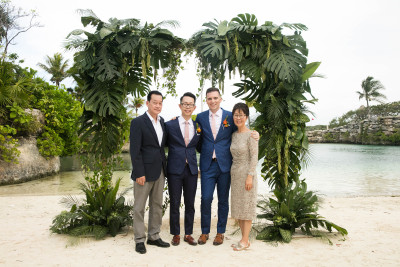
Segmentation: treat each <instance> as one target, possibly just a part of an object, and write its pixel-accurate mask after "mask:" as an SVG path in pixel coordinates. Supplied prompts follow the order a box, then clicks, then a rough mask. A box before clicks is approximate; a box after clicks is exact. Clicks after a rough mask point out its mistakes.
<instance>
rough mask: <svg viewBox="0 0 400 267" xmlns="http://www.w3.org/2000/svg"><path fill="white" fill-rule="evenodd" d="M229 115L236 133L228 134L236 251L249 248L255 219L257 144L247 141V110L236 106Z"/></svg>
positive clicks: (248, 133) (250, 140) (248, 132)
mask: <svg viewBox="0 0 400 267" xmlns="http://www.w3.org/2000/svg"><path fill="white" fill-rule="evenodd" d="M232 114H233V121H234V123H235V125H236V126H237V127H238V130H237V131H236V132H234V133H233V134H232V144H231V153H232V157H233V163H232V167H231V216H232V218H235V219H237V220H239V226H240V230H241V232H242V239H241V240H240V241H239V242H238V243H237V244H234V245H232V247H233V249H234V250H237V251H238V250H243V249H247V248H248V247H249V246H250V242H249V234H250V230H251V225H252V220H254V219H255V218H256V204H257V173H256V167H257V162H258V141H256V140H255V139H254V138H251V130H250V129H249V128H247V127H246V121H247V119H248V117H249V108H248V106H247V105H246V104H244V103H237V104H236V105H235V106H234V107H233V110H232Z"/></svg>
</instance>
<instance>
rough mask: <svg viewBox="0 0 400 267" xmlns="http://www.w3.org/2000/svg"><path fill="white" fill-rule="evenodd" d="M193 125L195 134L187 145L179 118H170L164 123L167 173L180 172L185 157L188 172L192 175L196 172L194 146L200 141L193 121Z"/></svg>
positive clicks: (183, 165) (182, 169)
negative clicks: (166, 146)
mask: <svg viewBox="0 0 400 267" xmlns="http://www.w3.org/2000/svg"><path fill="white" fill-rule="evenodd" d="M193 127H194V132H195V134H194V135H193V138H192V140H190V142H189V144H188V146H186V145H185V140H184V138H183V135H182V131H181V129H180V127H179V120H178V119H176V120H170V121H168V122H166V123H165V128H166V130H167V145H168V160H167V173H170V174H178V175H179V174H182V173H183V171H184V169H185V164H186V159H187V161H188V164H189V169H190V172H191V173H192V174H193V175H195V174H198V169H197V157H196V146H197V144H198V143H199V141H200V135H198V133H197V132H196V123H195V122H193Z"/></svg>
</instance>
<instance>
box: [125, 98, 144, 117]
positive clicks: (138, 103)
mask: <svg viewBox="0 0 400 267" xmlns="http://www.w3.org/2000/svg"><path fill="white" fill-rule="evenodd" d="M130 100H131V102H132V104H129V105H128V107H130V108H134V109H135V114H136V117H137V116H138V109H139V108H141V107H142V106H143V105H144V99H143V98H140V97H135V98H133V99H132V98H130Z"/></svg>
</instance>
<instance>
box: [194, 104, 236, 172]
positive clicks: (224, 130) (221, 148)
mask: <svg viewBox="0 0 400 267" xmlns="http://www.w3.org/2000/svg"><path fill="white" fill-rule="evenodd" d="M209 116H210V111H209V110H207V111H204V112H201V113H199V114H198V115H197V117H196V122H197V123H199V124H200V127H201V130H202V135H201V154H200V170H201V171H207V170H208V168H209V167H210V164H211V160H212V155H213V151H214V149H215V155H216V156H217V159H218V165H219V168H220V169H221V171H222V172H229V171H230V170H231V165H232V155H231V151H230V147H231V141H232V133H233V132H234V131H236V130H237V127H236V126H235V124H234V123H233V117H232V112H230V111H226V110H224V109H222V119H221V125H220V126H219V130H218V134H217V137H216V139H215V140H214V137H213V134H212V131H211V126H210V120H209ZM225 118H226V120H227V122H228V124H229V126H228V127H224V126H223V121H224V120H225Z"/></svg>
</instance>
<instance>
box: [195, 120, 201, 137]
mask: <svg viewBox="0 0 400 267" xmlns="http://www.w3.org/2000/svg"><path fill="white" fill-rule="evenodd" d="M200 134H201V128H200V126H199V124H198V123H197V122H196V135H200Z"/></svg>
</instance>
